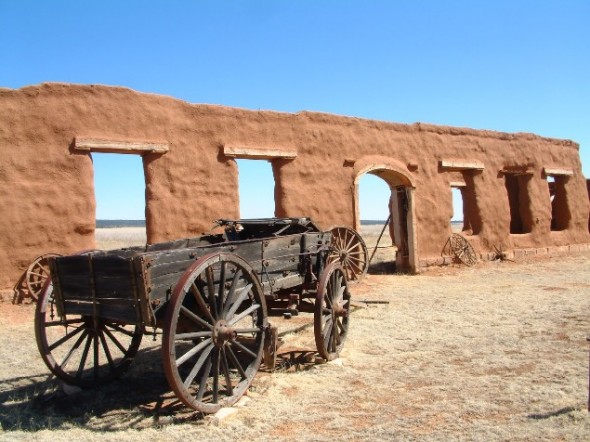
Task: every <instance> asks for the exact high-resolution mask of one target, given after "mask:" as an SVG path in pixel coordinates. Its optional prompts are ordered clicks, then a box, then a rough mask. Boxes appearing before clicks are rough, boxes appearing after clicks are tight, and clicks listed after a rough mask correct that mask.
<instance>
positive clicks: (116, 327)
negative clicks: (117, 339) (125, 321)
mask: <svg viewBox="0 0 590 442" xmlns="http://www.w3.org/2000/svg"><path fill="white" fill-rule="evenodd" d="M104 326H105V327H110V328H112V329H113V330H116V331H118V332H119V333H123V334H124V335H127V336H129V337H130V338H132V337H133V336H135V332H132V331H129V330H125V329H124V328H123V327H121V326H120V325H119V324H115V323H114V322H105V323H104Z"/></svg>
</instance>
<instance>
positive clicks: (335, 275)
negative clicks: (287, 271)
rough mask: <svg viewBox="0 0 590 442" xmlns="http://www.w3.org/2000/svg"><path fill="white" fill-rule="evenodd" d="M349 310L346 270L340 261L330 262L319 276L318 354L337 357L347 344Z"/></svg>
mask: <svg viewBox="0 0 590 442" xmlns="http://www.w3.org/2000/svg"><path fill="white" fill-rule="evenodd" d="M349 313H350V292H349V291H348V283H347V280H346V273H345V271H344V269H343V268H342V267H341V266H340V264H338V263H332V264H329V265H328V266H327V267H326V269H325V270H324V272H323V273H322V275H321V277H320V282H319V284H318V291H317V295H316V302H315V312H314V320H313V322H314V335H315V342H316V346H317V349H318V353H319V354H320V356H321V357H323V358H324V359H326V360H328V361H330V360H332V359H336V358H337V357H338V356H339V354H340V351H341V350H342V347H343V346H344V341H345V340H346V336H347V334H348V320H349Z"/></svg>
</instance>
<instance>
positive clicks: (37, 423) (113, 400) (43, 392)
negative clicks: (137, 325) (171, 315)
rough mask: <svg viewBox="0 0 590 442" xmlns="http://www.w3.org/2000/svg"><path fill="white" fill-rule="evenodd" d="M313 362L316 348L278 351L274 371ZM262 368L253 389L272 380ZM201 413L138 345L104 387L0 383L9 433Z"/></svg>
mask: <svg viewBox="0 0 590 442" xmlns="http://www.w3.org/2000/svg"><path fill="white" fill-rule="evenodd" d="M316 364H317V352H315V351H310V350H307V349H290V350H286V351H280V352H277V362H276V365H275V369H274V371H279V372H298V371H305V370H309V369H311V368H312V367H313V366H314V365H316ZM270 372H271V370H268V369H267V368H265V367H264V366H262V367H261V370H260V372H259V375H258V376H257V377H256V379H255V380H254V383H253V386H252V387H251V389H252V390H254V391H256V392H257V393H264V391H266V389H267V388H268V386H269V383H270V382H271V377H270V376H264V375H265V374H268V373H270ZM204 418H205V415H204V414H203V413H200V412H197V411H194V410H191V409H188V408H187V407H186V406H184V405H183V404H182V403H181V402H180V401H179V400H178V399H177V398H176V396H175V395H174V393H173V392H171V391H170V386H169V385H168V382H167V381H166V376H165V374H164V370H163V366H162V357H161V349H160V347H159V346H157V345H156V346H154V347H151V348H147V349H141V350H140V351H139V352H138V353H137V356H136V358H135V360H134V362H133V364H131V367H130V369H129V371H128V372H127V373H125V374H124V375H123V376H122V377H121V378H120V379H117V380H114V381H112V382H110V383H108V384H106V385H104V386H101V387H98V388H94V389H90V390H81V389H78V388H77V387H71V386H67V385H63V384H61V383H60V381H59V380H58V379H57V378H55V377H54V376H52V375H46V374H42V375H33V376H22V377H14V378H11V379H5V380H4V381H3V384H2V386H1V387H0V424H1V427H2V429H3V430H4V431H5V432H7V431H16V430H20V431H28V432H35V431H40V430H46V429H59V428H63V427H71V426H72V425H73V426H80V427H84V428H85V429H88V430H92V431H100V432H108V431H120V430H126V429H145V428H153V427H160V426H165V425H170V424H179V423H183V422H189V421H190V423H191V424H192V425H206V424H207V420H206V419H204Z"/></svg>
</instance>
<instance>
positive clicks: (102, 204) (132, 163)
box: [91, 152, 146, 250]
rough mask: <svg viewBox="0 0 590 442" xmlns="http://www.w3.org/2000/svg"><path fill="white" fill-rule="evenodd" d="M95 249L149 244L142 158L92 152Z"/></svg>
mask: <svg viewBox="0 0 590 442" xmlns="http://www.w3.org/2000/svg"><path fill="white" fill-rule="evenodd" d="M91 156H92V163H93V167H94V195H95V200H96V214H95V219H96V230H95V239H96V246H97V248H99V249H105V250H108V249H117V248H121V247H130V246H141V245H145V243H146V224H145V177H144V170H143V161H142V157H141V156H140V155H130V154H115V153H96V152H93V153H92V154H91Z"/></svg>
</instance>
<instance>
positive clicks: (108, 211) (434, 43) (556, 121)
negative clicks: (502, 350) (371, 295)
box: [0, 0, 590, 219]
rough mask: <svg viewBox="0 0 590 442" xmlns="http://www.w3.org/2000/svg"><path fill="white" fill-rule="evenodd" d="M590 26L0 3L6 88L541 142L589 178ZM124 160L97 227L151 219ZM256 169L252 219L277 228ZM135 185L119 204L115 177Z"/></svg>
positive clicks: (100, 175)
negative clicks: (550, 143) (87, 92)
mask: <svg viewBox="0 0 590 442" xmlns="http://www.w3.org/2000/svg"><path fill="white" fill-rule="evenodd" d="M589 23H590V1H588V0H560V1H558V0H551V1H547V0H535V1H532V0H529V1H525V0H522V1H519V0H510V1H506V0H494V1H474V0H455V1H453V0H431V1H426V0H413V1H396V0H390V1H385V0H384V1H371V0H362V1H361V0H358V1H346V0H339V1H336V0H333V1H329V0H325V1H322V0H308V1H306V0H292V1H281V0H274V1H255V0H250V1H246V0H242V1H230V0H227V1H219V0H215V1H214V0H210V1H204V0H203V1H197V0H195V1H188V0H187V1H148V0H143V1H107V0H102V1H95V2H90V1H87V2H84V1H64V0H53V1H29V0H0V86H3V87H10V88H18V87H21V86H25V85H30V84H37V83H41V82H46V81H60V82H72V83H92V84H97V83H98V84H107V85H121V86H127V87H130V88H132V89H135V90H138V91H143V92H154V93H160V94H165V95H170V96H173V97H177V98H180V99H183V100H186V101H189V102H193V103H212V104H223V105H228V106H236V107H244V108H248V109H271V110H279V111H287V112H297V111H299V110H314V111H321V112H329V113H336V114H343V115H351V116H358V117H366V118H372V119H378V120H385V121H395V122H402V123H412V122H416V121H422V122H428V123H435V124H444V125H453V126H466V127H473V128H483V129H492V130H498V131H507V132H533V133H537V134H540V135H544V136H550V137H557V138H568V139H573V140H574V141H576V142H578V143H580V145H581V149H580V152H581V157H582V163H583V171H584V174H585V175H586V176H590V110H589V106H590V85H589V79H590V25H589ZM112 160H113V159H112V158H109V157H103V158H98V157H97V158H95V164H96V169H97V173H96V185H97V199H98V206H99V208H98V213H97V216H98V218H143V191H144V183H143V176H142V169H141V163H140V161H139V159H138V158H137V157H132V156H130V157H129V159H128V161H129V162H130V163H132V164H128V163H126V162H123V161H117V162H115V163H113V161H112ZM134 161H135V162H134ZM117 167H119V168H124V169H126V168H129V170H133V171H134V172H133V173H126V172H125V171H120V170H118V169H117ZM244 169H248V168H247V167H244V166H240V172H241V181H240V186H241V188H242V195H243V198H242V199H243V200H244V201H242V215H243V216H257V215H272V213H268V212H269V211H270V212H272V207H271V206H272V203H273V202H272V191H271V192H270V193H268V194H263V197H260V196H258V198H257V200H258V201H261V200H263V201H266V202H267V205H266V206H261V205H260V203H259V202H256V201H254V200H250V199H249V197H248V196H247V195H249V194H250V193H252V194H257V193H258V191H257V190H256V189H255V188H254V187H253V186H254V183H255V182H261V181H262V180H251V179H248V178H247V176H246V175H247V174H248V173H249V171H248V170H244ZM264 170H266V172H264ZM264 170H263V172H259V171H253V172H252V173H253V174H254V176H260V173H262V176H265V174H266V175H268V174H269V173H270V169H269V168H268V169H264ZM126 174H127V175H130V179H131V180H132V181H133V180H134V182H135V183H136V184H135V185H134V186H133V189H131V190H130V191H129V192H130V193H129V194H128V195H127V198H128V199H127V200H121V199H120V196H121V191H120V186H121V185H122V183H121V182H119V181H116V180H113V179H109V178H108V176H111V177H113V176H114V177H117V180H119V179H121V177H122V176H124V175H126ZM105 177H107V178H105ZM269 179H270V182H271V183H272V174H270V177H269ZM108 181H116V185H117V186H119V188H116V189H109V188H108V186H107V182H108ZM378 184H381V183H380V182H379V180H377V179H374V180H372V179H370V178H369V179H367V180H363V182H362V183H361V202H362V203H363V205H362V207H361V216H362V218H365V219H374V218H384V217H385V216H386V202H384V201H383V200H385V199H386V198H387V196H383V195H382V194H381V193H382V191H385V190H386V189H385V188H383V187H382V189H381V190H379V189H377V190H375V189H374V186H375V185H378ZM267 187H268V186H263V188H267ZM134 192H137V193H134ZM373 195H380V196H379V197H380V198H381V201H373V200H372V196H373ZM118 201H121V202H120V206H117V202H118ZM138 201H139V204H137V202H138Z"/></svg>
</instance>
